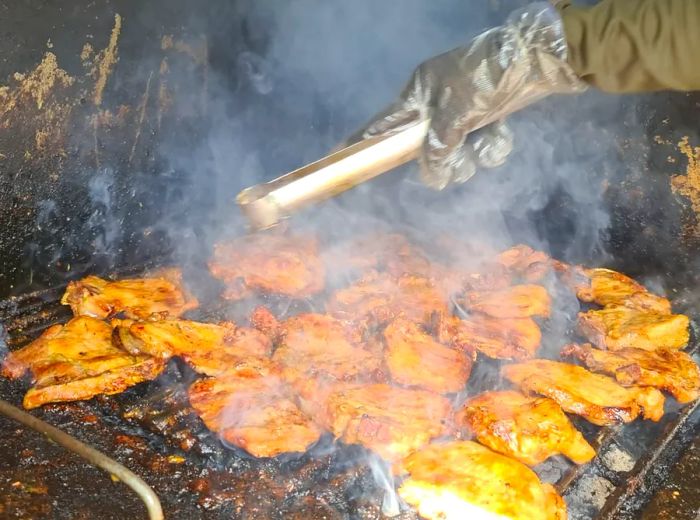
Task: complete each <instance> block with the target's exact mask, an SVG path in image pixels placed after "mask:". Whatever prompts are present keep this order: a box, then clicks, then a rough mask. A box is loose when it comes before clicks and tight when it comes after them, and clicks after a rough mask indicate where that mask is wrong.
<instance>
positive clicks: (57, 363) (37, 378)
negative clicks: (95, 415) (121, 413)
mask: <svg viewBox="0 0 700 520" xmlns="http://www.w3.org/2000/svg"><path fill="white" fill-rule="evenodd" d="M163 368H164V363H163V362H162V361H160V360H158V359H155V358H152V357H150V356H145V355H131V354H129V353H128V352H126V351H124V350H122V349H120V348H118V347H117V346H115V345H114V344H113V342H112V327H111V326H110V325H109V324H107V323H105V322H103V321H101V320H98V319H96V318H91V317H87V316H79V317H77V318H73V319H72V320H70V321H69V322H68V323H66V324H65V325H54V326H52V327H49V328H48V329H46V331H44V333H43V334H42V335H41V336H40V337H39V338H37V339H36V340H35V341H33V342H32V343H30V344H29V345H27V346H26V347H24V348H22V349H20V350H18V351H15V352H11V353H9V354H8V355H7V357H6V358H5V360H4V362H3V366H2V371H3V374H4V375H5V376H6V377H13V378H17V377H21V376H22V375H24V374H25V373H26V372H27V371H29V372H30V373H31V375H32V382H33V383H34V387H33V388H31V389H30V390H29V391H28V392H27V394H26V395H25V398H24V406H25V408H36V407H37V406H41V405H43V404H46V403H53V402H64V401H79V400H84V399H91V398H92V397H94V396H96V395H100V394H108V395H109V394H115V393H119V392H122V391H124V390H126V389H127V388H129V387H131V386H134V385H136V384H138V383H141V382H143V381H149V380H151V379H155V378H156V377H157V376H158V374H160V373H161V372H162V371H163Z"/></svg>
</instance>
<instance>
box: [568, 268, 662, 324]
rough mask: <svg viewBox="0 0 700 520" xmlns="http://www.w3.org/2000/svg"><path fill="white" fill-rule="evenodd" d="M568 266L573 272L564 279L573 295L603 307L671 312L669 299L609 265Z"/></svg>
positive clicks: (660, 312)
mask: <svg viewBox="0 0 700 520" xmlns="http://www.w3.org/2000/svg"><path fill="white" fill-rule="evenodd" d="M570 269H572V270H575V273H574V272H572V274H571V276H569V277H568V278H567V279H568V281H569V282H570V283H571V285H572V286H573V287H574V289H575V290H576V295H577V296H578V297H579V299H580V300H582V301H584V302H594V303H597V304H598V305H603V306H606V307H607V306H614V307H617V306H625V307H631V308H633V309H644V310H648V311H652V312H656V313H659V314H670V313H671V302H669V301H668V300H667V299H666V298H663V297H661V296H656V295H655V294H652V293H650V292H649V291H647V290H646V288H645V287H644V286H643V285H641V284H639V283H637V282H636V281H634V280H633V279H632V278H630V277H629V276H626V275H624V274H622V273H618V272H617V271H613V270H612V269H603V268H595V269H586V268H577V267H571V268H570Z"/></svg>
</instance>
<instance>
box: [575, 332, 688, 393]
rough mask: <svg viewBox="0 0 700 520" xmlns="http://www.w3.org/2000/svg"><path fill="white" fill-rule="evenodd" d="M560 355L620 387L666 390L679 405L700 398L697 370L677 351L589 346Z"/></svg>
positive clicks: (577, 346) (579, 346)
mask: <svg viewBox="0 0 700 520" xmlns="http://www.w3.org/2000/svg"><path fill="white" fill-rule="evenodd" d="M562 355H563V356H572V357H575V358H577V359H579V360H581V361H582V362H583V363H584V364H585V365H586V366H587V367H588V368H589V369H590V370H592V371H594V372H601V373H603V374H608V375H611V376H614V377H615V379H616V380H617V382H618V383H620V384H621V385H623V386H651V387H654V388H658V389H659V390H665V391H666V392H668V393H669V394H671V395H672V396H673V397H675V398H676V400H678V402H681V403H689V402H690V401H694V400H695V399H697V398H698V396H699V395H700V368H699V367H698V365H697V364H696V363H695V361H693V358H691V357H690V356H689V355H688V354H686V353H685V352H682V351H679V350H668V349H658V350H653V351H650V350H643V349H639V348H623V349H620V350H617V351H614V352H612V351H606V350H600V349H597V348H593V347H592V346H591V345H588V344H586V345H567V346H566V347H564V349H563V350H562Z"/></svg>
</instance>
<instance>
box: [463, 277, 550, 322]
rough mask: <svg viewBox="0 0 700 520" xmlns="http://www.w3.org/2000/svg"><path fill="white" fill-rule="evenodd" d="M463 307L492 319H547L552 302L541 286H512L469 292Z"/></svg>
mask: <svg viewBox="0 0 700 520" xmlns="http://www.w3.org/2000/svg"><path fill="white" fill-rule="evenodd" d="M464 306H465V307H466V308H467V309H468V310H470V311H472V312H478V313H482V314H486V315H488V316H491V317H493V318H529V317H532V316H541V317H544V318H546V317H549V315H550V313H551V308H552V300H551V298H550V297H549V293H548V292H547V289H545V288H544V287H542V286H541V285H514V286H513V287H509V288H507V289H502V290H498V291H470V292H467V293H466V294H465V296H464Z"/></svg>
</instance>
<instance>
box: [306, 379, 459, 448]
mask: <svg viewBox="0 0 700 520" xmlns="http://www.w3.org/2000/svg"><path fill="white" fill-rule="evenodd" d="M451 411H452V410H451V406H450V402H449V401H448V400H447V399H445V398H444V397H442V396H439V395H437V394H434V393H432V392H426V391H424V390H409V389H405V388H396V387H393V386H389V385H386V384H373V385H362V386H353V385H350V386H345V387H339V388H338V389H336V390H335V391H334V392H331V393H330V395H329V396H328V399H327V403H326V413H325V414H324V415H322V416H317V420H319V421H320V422H321V423H322V424H324V426H326V427H327V428H328V429H329V430H330V431H331V432H333V434H334V435H335V436H336V437H338V438H339V439H341V440H342V441H344V442H346V443H348V444H361V445H362V446H364V447H365V448H368V449H370V450H372V451H374V452H376V453H377V454H379V455H380V456H381V457H383V458H384V459H385V460H388V461H395V460H398V459H401V458H403V457H405V456H406V455H408V454H409V453H411V452H413V451H415V450H418V449H420V448H422V447H423V446H425V445H426V444H427V443H428V442H430V440H431V439H434V438H436V437H439V436H441V435H444V434H446V433H447V432H448V425H447V422H448V421H449V419H450V414H451Z"/></svg>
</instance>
